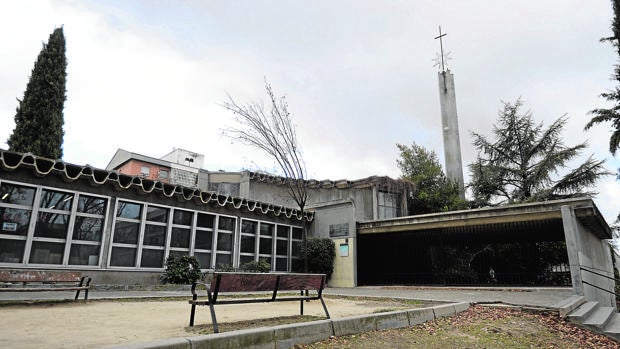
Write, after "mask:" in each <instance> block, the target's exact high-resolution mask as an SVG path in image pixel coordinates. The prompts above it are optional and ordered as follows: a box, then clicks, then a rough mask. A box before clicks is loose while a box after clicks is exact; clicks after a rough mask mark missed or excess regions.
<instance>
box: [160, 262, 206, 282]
mask: <svg viewBox="0 0 620 349" xmlns="http://www.w3.org/2000/svg"><path fill="white" fill-rule="evenodd" d="M201 278H202V273H201V272H200V262H199V261H198V259H196V257H194V256H181V257H175V256H168V259H166V270H165V272H164V275H162V278H161V279H162V282H163V283H166V284H191V283H194V282H196V281H198V280H200V279H201Z"/></svg>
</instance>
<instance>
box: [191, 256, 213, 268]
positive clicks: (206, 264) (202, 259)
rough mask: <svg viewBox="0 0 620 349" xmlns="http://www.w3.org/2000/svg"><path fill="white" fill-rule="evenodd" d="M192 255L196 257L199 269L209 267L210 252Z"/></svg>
mask: <svg viewBox="0 0 620 349" xmlns="http://www.w3.org/2000/svg"><path fill="white" fill-rule="evenodd" d="M194 256H195V257H196V258H198V261H199V262H200V269H209V268H211V254H210V253H194Z"/></svg>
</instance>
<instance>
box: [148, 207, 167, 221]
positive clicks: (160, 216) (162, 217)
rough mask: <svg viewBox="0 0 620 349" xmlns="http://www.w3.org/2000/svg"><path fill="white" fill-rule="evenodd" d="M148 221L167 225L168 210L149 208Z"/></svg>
mask: <svg viewBox="0 0 620 349" xmlns="http://www.w3.org/2000/svg"><path fill="white" fill-rule="evenodd" d="M146 220H147V221H151V222H161V223H166V222H167V221H168V209H167V208H162V207H155V206H149V207H148V208H147V209H146Z"/></svg>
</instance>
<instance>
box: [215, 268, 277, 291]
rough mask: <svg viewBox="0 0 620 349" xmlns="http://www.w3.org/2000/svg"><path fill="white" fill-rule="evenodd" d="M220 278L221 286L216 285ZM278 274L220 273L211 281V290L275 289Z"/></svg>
mask: <svg viewBox="0 0 620 349" xmlns="http://www.w3.org/2000/svg"><path fill="white" fill-rule="evenodd" d="M218 277H219V278H220V282H219V288H217V287H216V283H217V278H218ZM277 279H278V278H277V275H275V274H256V273H251V274H250V273H248V274H243V273H235V274H232V273H231V274H227V273H219V274H216V275H214V277H213V281H211V290H212V291H214V292H253V291H273V290H274V289H275V288H276V281H277Z"/></svg>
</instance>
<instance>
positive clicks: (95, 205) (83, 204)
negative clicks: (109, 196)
mask: <svg viewBox="0 0 620 349" xmlns="http://www.w3.org/2000/svg"><path fill="white" fill-rule="evenodd" d="M106 202H107V200H106V199H101V198H96V197H92V196H87V195H80V198H79V199H78V209H77V210H78V212H84V213H90V214H98V215H102V216H103V215H105V205H106Z"/></svg>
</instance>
